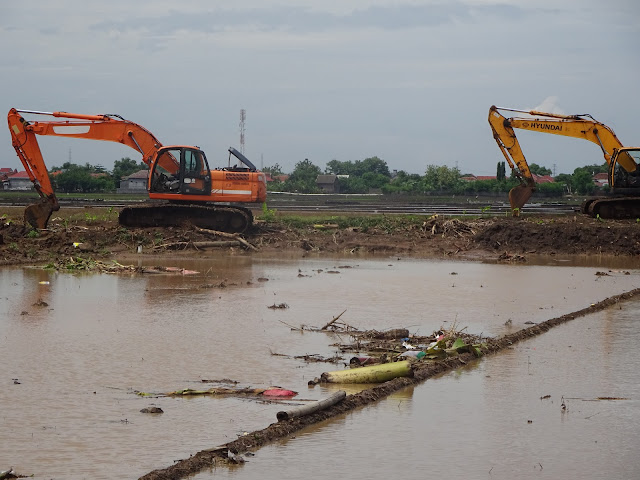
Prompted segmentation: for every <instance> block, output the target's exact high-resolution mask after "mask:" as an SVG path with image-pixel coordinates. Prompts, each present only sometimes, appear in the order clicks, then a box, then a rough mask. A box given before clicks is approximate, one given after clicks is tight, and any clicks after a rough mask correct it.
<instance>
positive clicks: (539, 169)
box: [529, 163, 551, 175]
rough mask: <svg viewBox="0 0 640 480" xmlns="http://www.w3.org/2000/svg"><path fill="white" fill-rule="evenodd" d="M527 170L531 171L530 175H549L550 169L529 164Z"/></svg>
mask: <svg viewBox="0 0 640 480" xmlns="http://www.w3.org/2000/svg"><path fill="white" fill-rule="evenodd" d="M529 170H530V171H531V173H535V174H536V175H551V169H549V168H546V167H541V166H540V165H538V164H537V163H531V164H530V165H529Z"/></svg>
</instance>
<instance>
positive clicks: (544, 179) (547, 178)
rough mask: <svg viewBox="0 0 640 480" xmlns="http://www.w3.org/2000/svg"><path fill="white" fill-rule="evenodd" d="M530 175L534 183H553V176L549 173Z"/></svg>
mask: <svg viewBox="0 0 640 480" xmlns="http://www.w3.org/2000/svg"><path fill="white" fill-rule="evenodd" d="M531 176H532V177H533V179H534V180H535V182H536V183H553V177H552V176H551V175H536V174H535V173H532V174H531Z"/></svg>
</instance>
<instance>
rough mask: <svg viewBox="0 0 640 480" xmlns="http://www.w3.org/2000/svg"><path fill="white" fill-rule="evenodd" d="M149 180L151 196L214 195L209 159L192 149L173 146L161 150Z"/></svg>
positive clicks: (199, 151) (154, 162)
mask: <svg viewBox="0 0 640 480" xmlns="http://www.w3.org/2000/svg"><path fill="white" fill-rule="evenodd" d="M149 179H150V181H149V193H157V194H169V195H171V194H175V195H209V194H210V192H211V173H210V171H209V164H208V162H207V157H206V156H205V154H204V152H203V151H202V150H198V149H196V148H193V147H181V146H170V147H163V148H161V149H160V150H158V154H157V156H156V159H155V161H153V163H152V166H151V171H150V172H149Z"/></svg>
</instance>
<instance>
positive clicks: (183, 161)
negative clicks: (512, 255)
mask: <svg viewBox="0 0 640 480" xmlns="http://www.w3.org/2000/svg"><path fill="white" fill-rule="evenodd" d="M180 181H181V191H182V193H184V194H188V195H208V194H209V192H210V191H211V175H210V174H209V165H208V164H207V159H206V157H205V156H204V153H203V152H202V151H201V150H196V149H192V148H184V149H182V155H181V157H180Z"/></svg>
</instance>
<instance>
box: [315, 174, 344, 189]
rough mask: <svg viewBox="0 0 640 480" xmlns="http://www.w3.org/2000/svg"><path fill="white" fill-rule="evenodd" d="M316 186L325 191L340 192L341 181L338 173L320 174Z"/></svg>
mask: <svg viewBox="0 0 640 480" xmlns="http://www.w3.org/2000/svg"><path fill="white" fill-rule="evenodd" d="M316 186H317V187H318V188H319V189H320V190H322V192H323V193H340V181H339V180H338V176H337V175H333V174H331V175H318V178H316Z"/></svg>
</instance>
